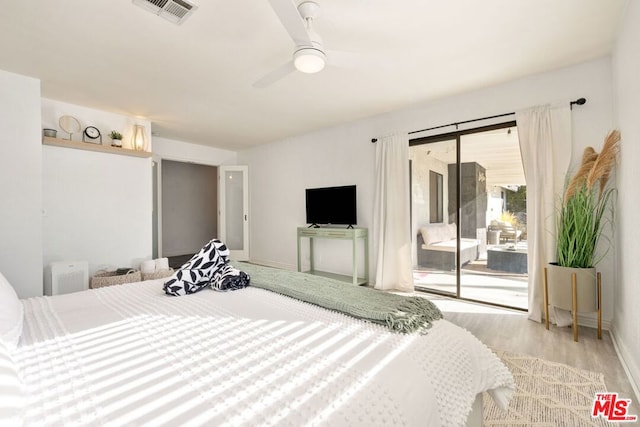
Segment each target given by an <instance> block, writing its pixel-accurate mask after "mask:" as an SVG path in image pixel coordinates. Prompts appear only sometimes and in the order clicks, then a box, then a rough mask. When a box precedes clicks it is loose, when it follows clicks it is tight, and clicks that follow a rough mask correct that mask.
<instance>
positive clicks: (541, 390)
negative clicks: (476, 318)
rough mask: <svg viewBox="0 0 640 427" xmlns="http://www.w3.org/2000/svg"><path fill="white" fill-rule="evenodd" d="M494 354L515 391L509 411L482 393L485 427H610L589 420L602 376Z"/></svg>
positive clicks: (582, 370)
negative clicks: (511, 380) (504, 368)
mask: <svg viewBox="0 0 640 427" xmlns="http://www.w3.org/2000/svg"><path fill="white" fill-rule="evenodd" d="M494 351H495V350H494ZM495 353H496V354H497V355H498V357H500V359H502V361H503V362H504V363H505V365H507V367H508V368H509V370H510V371H511V373H512V374H513V377H514V379H515V382H516V388H517V390H516V392H515V395H514V396H513V399H512V400H511V403H510V404H509V409H508V411H503V410H501V409H500V408H499V407H498V406H496V404H495V403H493V400H492V399H491V398H490V397H489V396H488V395H487V394H486V393H485V394H484V396H483V416H484V425H485V426H514V427H515V426H535V427H542V426H545V427H557V426H571V427H574V426H575V427H578V426H607V425H610V424H609V423H607V422H606V421H605V420H604V419H602V418H601V417H598V418H591V408H592V406H593V399H594V396H595V393H596V392H604V391H606V387H605V384H604V375H603V374H600V373H597V372H590V371H586V370H584V369H578V368H573V367H571V366H568V365H564V364H562V363H554V362H549V361H547V360H543V359H538V358H536V357H531V356H525V355H522V354H515V353H510V352H506V351H495Z"/></svg>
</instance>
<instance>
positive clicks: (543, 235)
mask: <svg viewBox="0 0 640 427" xmlns="http://www.w3.org/2000/svg"><path fill="white" fill-rule="evenodd" d="M516 122H517V125H518V137H519V139H520V151H521V153H522V162H523V164H524V174H525V177H526V180H527V244H528V252H529V254H528V258H527V262H528V267H529V319H531V320H535V321H537V322H540V321H542V312H543V296H542V292H543V291H542V283H543V282H542V281H543V274H544V267H545V266H546V265H547V263H549V262H553V261H555V257H556V255H555V241H556V239H555V236H556V227H555V217H556V216H555V215H556V212H557V210H556V204H557V203H558V202H559V201H560V197H561V195H562V191H563V188H564V179H565V174H566V172H567V168H568V167H569V162H570V160H571V112H570V109H569V105H568V103H565V104H564V105H563V106H562V107H551V106H549V105H545V106H540V107H534V108H530V109H528V110H525V111H520V112H517V113H516Z"/></svg>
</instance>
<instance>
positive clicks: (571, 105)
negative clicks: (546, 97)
mask: <svg viewBox="0 0 640 427" xmlns="http://www.w3.org/2000/svg"><path fill="white" fill-rule="evenodd" d="M586 102H587V99H586V98H578V99H576V100H575V101H571V102H570V103H569V108H571V109H573V106H574V105H584V104H586ZM513 114H515V112H513V113H504V114H496V115H495V116H487V117H482V118H480V119H472V120H465V121H463V122H456V123H449V124H448V125H440V126H434V127H432V128H426V129H420V130H414V131H411V132H409V135H411V134H414V133H420V132H426V131H428V130H434V129H440V128H446V127H449V126H455V127H456V129H457V128H458V125H463V124H465V123H473V122H479V121H482V120H489V119H495V118H498V117H505V116H511V115H513ZM371 142H373V143H374V144H375V143H376V142H378V138H373V139H372V140H371Z"/></svg>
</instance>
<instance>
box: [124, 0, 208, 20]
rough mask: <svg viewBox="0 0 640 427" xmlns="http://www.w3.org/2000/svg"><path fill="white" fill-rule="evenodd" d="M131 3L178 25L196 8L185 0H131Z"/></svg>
mask: <svg viewBox="0 0 640 427" xmlns="http://www.w3.org/2000/svg"><path fill="white" fill-rule="evenodd" d="M133 3H134V4H136V5H138V6H140V7H142V8H144V9H147V10H149V11H151V12H153V13H154V14H156V15H158V16H161V17H163V18H164V19H166V20H168V21H171V22H173V23H174V24H178V25H179V24H182V22H183V21H184V20H185V19H187V18H188V17H189V15H191V13H192V12H193V11H194V10H196V9H197V8H198V6H196V5H195V4H193V3H190V2H187V1H185V0H133Z"/></svg>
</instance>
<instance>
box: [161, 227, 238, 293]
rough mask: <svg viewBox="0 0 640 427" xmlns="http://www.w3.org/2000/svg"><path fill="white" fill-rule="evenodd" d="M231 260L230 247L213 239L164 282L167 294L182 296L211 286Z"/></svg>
mask: <svg viewBox="0 0 640 427" xmlns="http://www.w3.org/2000/svg"><path fill="white" fill-rule="evenodd" d="M228 261H229V249H228V248H227V246H226V245H225V244H224V243H223V242H221V241H220V240H218V239H213V240H211V241H210V242H209V243H207V244H206V245H204V247H203V248H202V249H200V252H198V253H197V254H195V255H194V256H193V257H191V259H190V260H189V261H187V262H186V263H185V264H184V265H183V266H182V267H180V269H179V270H177V271H176V272H175V273H173V275H172V276H171V277H170V278H169V280H167V281H166V282H165V283H164V286H163V289H164V292H165V293H166V294H167V295H174V296H181V295H187V294H192V293H194V292H198V291H199V290H201V289H204V288H205V287H207V286H209V284H210V283H211V281H212V280H213V277H214V275H215V274H216V272H217V271H218V270H220V269H221V268H222V267H223V266H224V265H225V264H226V263H227V262H228Z"/></svg>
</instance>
